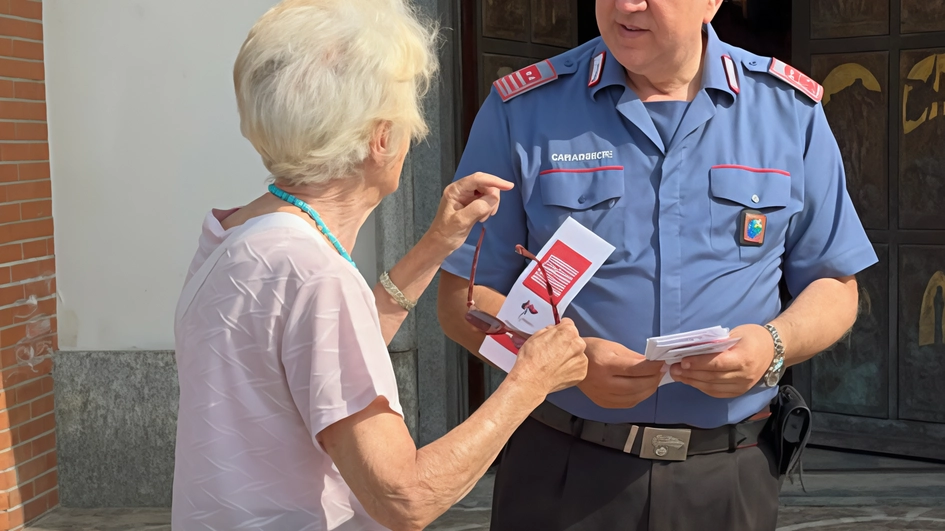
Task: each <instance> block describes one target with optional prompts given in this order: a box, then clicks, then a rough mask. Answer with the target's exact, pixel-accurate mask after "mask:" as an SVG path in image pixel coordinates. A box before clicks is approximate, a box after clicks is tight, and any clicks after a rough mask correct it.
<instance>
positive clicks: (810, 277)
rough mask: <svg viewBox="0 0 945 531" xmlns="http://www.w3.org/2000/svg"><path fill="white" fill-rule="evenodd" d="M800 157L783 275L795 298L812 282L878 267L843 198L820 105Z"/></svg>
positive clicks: (839, 164) (836, 153)
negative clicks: (800, 177) (799, 185)
mask: <svg viewBox="0 0 945 531" xmlns="http://www.w3.org/2000/svg"><path fill="white" fill-rule="evenodd" d="M806 141H807V143H806V146H805V155H804V179H805V182H804V210H802V211H801V212H800V213H799V214H797V215H796V216H795V217H794V219H793V220H792V221H791V224H790V226H789V228H788V234H787V241H786V247H785V260H784V276H785V280H786V281H787V285H788V289H789V290H790V292H791V295H793V296H795V297H796V296H797V295H798V294H800V292H802V291H803V290H804V289H805V288H806V287H807V286H809V285H810V284H811V283H812V282H814V281H815V280H818V279H821V278H838V277H844V276H849V275H854V274H856V273H859V272H860V271H862V270H864V269H866V268H867V267H869V266H871V265H873V264H875V263H876V262H877V258H876V253H875V252H874V250H873V245H872V244H871V243H870V241H869V238H867V236H866V231H865V230H864V229H863V225H862V224H861V223H860V219H859V217H858V216H857V214H856V210H855V209H854V207H853V202H852V201H851V199H850V195H849V194H848V193H847V186H846V177H845V174H844V171H843V160H842V159H841V157H840V148H839V147H838V146H837V140H836V139H835V138H834V136H833V133H832V132H831V131H830V126H829V125H828V124H827V117H826V115H825V114H824V110H823V106H821V105H820V104H818V105H817V106H816V107H814V109H813V116H812V118H811V120H810V122H809V124H808V126H807V138H806Z"/></svg>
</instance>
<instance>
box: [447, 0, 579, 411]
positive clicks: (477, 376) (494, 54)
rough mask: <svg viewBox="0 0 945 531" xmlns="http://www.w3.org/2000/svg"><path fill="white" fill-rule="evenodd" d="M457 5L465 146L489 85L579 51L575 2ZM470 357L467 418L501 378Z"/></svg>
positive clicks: (488, 0) (490, 0) (480, 0)
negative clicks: (460, 46)
mask: <svg viewBox="0 0 945 531" xmlns="http://www.w3.org/2000/svg"><path fill="white" fill-rule="evenodd" d="M461 5H462V15H461V16H462V33H463V36H462V44H463V45H462V55H463V57H462V65H463V71H462V78H463V128H464V130H463V132H464V134H463V139H464V140H465V138H466V137H467V136H468V132H469V129H470V128H471V127H472V123H473V120H474V119H475V116H476V112H477V111H478V110H479V107H480V106H481V105H482V102H483V101H484V100H485V99H486V96H488V95H489V91H490V89H491V87H492V82H493V81H495V80H496V79H499V78H500V77H503V76H505V75H507V74H511V73H512V72H514V71H516V70H519V69H521V68H524V67H526V66H529V65H531V64H533V63H537V62H538V61H541V60H542V59H547V58H549V57H553V56H555V55H558V54H560V53H563V52H565V51H567V50H569V49H571V48H573V47H575V46H577V45H578V0H475V1H472V0H470V1H468V2H467V1H466V0H463V1H462V2H461ZM585 7H586V6H585ZM469 356H470V364H469V411H470V413H471V412H472V411H474V410H475V409H476V407H478V406H479V405H480V404H481V403H482V401H483V400H484V399H485V397H486V396H488V395H489V394H491V393H492V391H494V390H495V388H496V387H497V386H498V384H499V382H500V381H501V378H502V377H503V376H504V373H502V372H501V371H498V370H495V369H492V368H486V367H484V366H483V364H482V363H480V362H479V361H478V360H475V359H474V358H472V355H471V354H470V355H469Z"/></svg>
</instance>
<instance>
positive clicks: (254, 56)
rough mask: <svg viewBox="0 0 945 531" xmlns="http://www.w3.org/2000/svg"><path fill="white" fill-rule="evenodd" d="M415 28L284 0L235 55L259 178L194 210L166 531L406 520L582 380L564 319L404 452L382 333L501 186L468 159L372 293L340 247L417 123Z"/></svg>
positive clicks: (428, 38)
mask: <svg viewBox="0 0 945 531" xmlns="http://www.w3.org/2000/svg"><path fill="white" fill-rule="evenodd" d="M433 40H434V39H433V33H432V31H431V30H429V29H428V28H427V27H426V26H425V25H424V24H422V23H420V22H419V21H418V20H417V18H416V17H415V16H414V14H413V12H412V11H411V9H410V8H409V6H407V5H405V4H403V3H402V2H401V1H400V0H288V1H286V2H283V3H281V4H279V5H277V6H276V7H274V8H273V9H272V10H270V11H269V12H268V13H266V14H265V15H264V16H263V17H262V18H261V19H260V20H259V21H258V22H257V23H256V25H255V26H254V27H253V29H252V31H251V32H250V34H249V37H248V38H247V40H246V42H245V43H244V45H243V47H242V49H241V51H240V54H239V57H238V58H237V61H236V66H235V71H234V78H235V82H236V93H237V101H238V106H239V112H240V118H241V124H242V131H243V134H244V136H245V137H246V138H247V139H249V141H250V142H251V143H252V144H253V146H254V147H255V148H256V149H257V151H259V153H260V154H261V155H262V159H263V162H264V163H265V165H266V167H267V168H268V169H269V171H270V172H271V173H272V176H273V183H272V185H271V186H270V193H266V194H264V195H262V196H261V197H259V198H257V199H256V200H254V201H252V202H251V203H249V204H248V205H246V206H244V207H242V208H239V209H232V210H226V211H220V210H214V211H212V212H211V213H210V214H208V215H207V217H206V220H205V222H204V226H203V233H202V235H201V237H200V243H199V249H198V251H197V255H196V256H195V258H194V261H193V264H192V266H191V270H190V274H189V275H188V282H187V285H186V286H185V287H184V290H183V293H182V294H181V298H180V302H179V304H178V308H177V316H176V319H175V335H176V354H177V362H178V375H179V379H180V413H179V417H178V430H177V449H176V463H175V472H174V499H173V527H174V528H175V529H185V530H197V529H217V530H223V529H227V530H230V529H269V530H280V531H282V530H301V529H305V530H323V529H331V530H373V529H383V528H390V529H396V530H400V529H405V530H407V529H410V530H412V529H421V528H423V527H424V526H425V525H427V524H428V523H430V522H431V521H432V520H433V519H435V518H436V517H437V516H438V515H440V514H441V513H443V512H444V511H445V510H446V509H448V508H449V507H450V506H451V505H452V504H453V503H455V502H456V501H457V500H459V499H460V498H461V497H462V496H463V495H464V494H465V493H466V492H468V491H469V490H470V489H471V488H472V486H473V485H474V484H475V482H476V480H477V479H478V478H479V477H480V476H481V475H482V474H483V473H484V472H485V471H486V469H487V468H488V466H489V465H490V464H491V463H492V462H493V460H494V459H495V458H496V456H497V455H498V453H499V451H500V449H501V448H502V446H503V445H504V444H505V442H506V440H507V439H508V438H509V436H510V435H511V434H512V432H513V431H514V429H515V428H516V427H517V426H518V425H519V424H520V423H521V422H522V421H523V420H524V419H525V418H526V417H527V415H528V414H529V413H530V412H531V411H532V409H534V408H535V407H537V406H538V405H539V404H540V403H541V402H542V400H543V399H544V397H545V395H546V394H547V393H549V392H552V391H555V390H558V389H562V388H564V387H567V386H570V385H573V384H575V383H577V382H579V381H581V380H582V379H583V378H584V375H585V372H586V358H585V357H584V354H583V350H584V343H583V341H582V340H581V339H580V337H579V336H578V334H577V331H576V329H575V328H574V326H573V325H572V324H571V323H570V322H569V321H565V322H563V323H562V324H561V325H558V326H555V327H549V328H547V329H545V330H543V331H541V332H539V333H538V334H535V335H534V336H533V337H532V338H531V339H530V340H528V341H527V342H526V343H525V344H524V345H523V346H522V348H521V351H520V355H519V358H518V362H517V363H516V365H515V367H514V369H513V370H512V371H511V373H510V374H509V376H508V378H507V379H506V381H505V382H504V383H503V384H502V385H501V386H500V388H499V389H498V391H497V392H496V393H495V395H493V397H492V398H490V399H489V400H488V401H487V402H486V403H485V404H484V405H483V406H482V407H481V408H480V409H479V410H478V411H476V413H475V414H473V415H472V416H471V417H470V418H469V419H468V420H467V421H466V422H464V423H462V424H461V425H460V426H458V427H457V428H456V429H454V430H453V431H451V432H450V433H448V434H447V435H446V436H444V437H443V438H442V439H440V440H438V441H435V442H433V443H431V444H429V445H427V446H425V447H424V448H422V449H420V450H418V449H417V448H416V446H415V445H414V442H413V440H412V439H411V438H410V435H409V434H408V432H407V428H406V426H405V424H404V420H403V417H402V411H401V406H400V403H399V400H398V396H397V385H396V382H395V380H394V373H393V368H392V366H391V362H390V359H389V357H388V353H387V349H386V344H387V343H388V342H389V341H390V340H391V338H392V337H393V336H394V334H395V332H396V331H397V329H398V328H399V327H400V324H401V322H402V321H403V320H404V318H405V317H406V315H407V312H408V311H409V308H410V307H411V306H412V304H413V303H412V302H411V301H415V300H416V299H417V298H418V297H419V296H420V294H421V293H422V292H423V290H424V288H426V286H427V284H428V283H429V282H430V281H431V279H432V278H433V276H434V274H435V273H436V271H437V270H438V268H439V267H440V263H441V262H442V260H443V259H444V258H445V257H446V256H448V255H449V254H450V253H451V252H452V251H454V250H456V249H457V248H458V247H459V246H460V245H461V244H462V242H463V241H464V240H465V238H466V236H467V234H468V233H469V231H470V230H471V228H472V226H473V225H474V224H475V223H476V222H477V221H482V220H485V219H486V218H487V217H489V216H490V215H491V214H492V213H493V212H494V211H495V209H496V208H497V206H498V203H499V194H500V191H502V190H507V189H509V188H510V187H511V184H510V183H507V182H506V181H503V180H502V179H499V178H497V177H494V176H490V175H484V174H477V175H472V176H470V177H467V178H466V179H463V180H461V181H458V182H456V183H454V184H453V185H450V186H449V187H448V188H447V189H446V190H445V192H444V193H443V199H442V201H441V203H440V208H439V212H438V213H437V215H436V219H435V220H434V221H433V224H432V226H431V227H430V229H429V230H428V231H427V233H426V234H425V235H424V236H423V237H422V238H421V239H420V241H419V242H418V243H417V245H416V247H414V248H413V249H411V250H410V251H409V252H408V253H407V255H406V256H404V258H403V259H401V261H400V262H398V263H397V265H395V266H394V267H393V268H392V269H391V270H390V272H389V275H382V282H381V283H380V284H379V285H378V286H376V287H375V288H374V290H373V292H372V290H371V289H370V288H368V286H367V284H366V283H365V282H364V280H363V279H362V277H361V276H360V274H359V273H358V271H357V269H356V268H355V265H354V262H353V261H352V260H351V258H350V256H349V254H348V252H347V251H348V250H350V249H351V248H353V247H354V245H355V239H356V237H357V234H358V230H359V229H360V228H361V225H362V224H363V223H364V221H365V219H366V218H367V217H368V215H369V214H370V213H371V211H372V210H373V209H374V208H375V207H376V206H377V205H378V203H379V202H380V201H381V199H382V198H383V197H384V196H386V195H388V194H390V193H391V192H393V191H394V190H395V189H396V188H397V185H398V182H399V179H400V172H401V169H402V166H403V162H404V157H405V156H406V152H407V149H408V147H409V144H410V141H411V140H412V139H417V138H419V137H421V136H422V135H423V134H424V133H425V132H426V128H425V126H424V123H423V119H422V117H421V111H420V108H419V101H420V97H421V95H422V93H423V91H424V89H425V87H426V86H427V84H428V83H429V81H430V77H431V75H432V72H433V70H434V67H435V65H434V61H435V60H434V53H433V49H432V45H433Z"/></svg>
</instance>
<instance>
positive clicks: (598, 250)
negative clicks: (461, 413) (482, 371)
mask: <svg viewBox="0 0 945 531" xmlns="http://www.w3.org/2000/svg"><path fill="white" fill-rule="evenodd" d="M613 252H614V246H613V245H611V244H609V243H607V242H606V241H604V239H603V238H601V237H600V236H598V235H596V234H594V233H593V232H591V231H590V229H588V228H587V227H585V226H584V225H581V224H580V223H578V222H577V221H575V220H574V219H573V218H568V219H566V220H565V222H564V223H562V224H561V227H559V228H558V230H557V231H556V232H555V233H554V235H553V236H552V237H551V239H550V240H548V242H547V243H546V244H545V246H544V247H542V249H541V252H539V253H538V255H537V256H538V259H539V260H541V263H542V265H543V266H544V268H545V271H546V272H547V273H548V280H549V282H550V283H551V286H552V288H553V293H554V299H555V302H556V303H557V304H556V305H557V307H558V314H559V315H561V314H563V313H564V310H565V309H566V308H567V307H568V305H569V304H571V301H573V300H574V297H576V296H577V294H578V293H579V292H580V291H581V289H582V288H584V286H585V285H586V284H587V283H588V281H590V279H591V277H593V276H594V273H596V272H597V270H598V269H600V266H602V265H603V264H604V261H605V260H607V257H608V256H610V254H611V253H613ZM497 317H498V318H499V319H501V320H502V321H504V322H505V323H506V324H508V325H510V326H512V327H514V328H517V329H518V330H521V331H522V332H526V333H528V334H533V333H535V332H537V331H539V330H541V329H542V328H544V327H546V326H548V325H552V324H554V314H553V313H552V311H551V303H550V301H549V299H548V288H547V285H546V284H545V280H544V277H543V276H542V274H541V270H540V269H538V265H537V264H536V263H535V262H533V261H532V262H530V263H529V264H528V266H527V267H526V268H525V271H523V272H522V274H521V275H520V276H519V277H518V280H516V281H515V285H513V286H512V290H511V291H509V294H508V297H507V298H506V299H505V303H504V304H503V305H502V308H501V309H500V310H499V314H498V315H497ZM479 353H480V354H482V355H483V356H484V357H485V358H486V359H488V360H489V361H491V362H492V363H494V364H495V365H496V366H498V367H499V368H500V369H502V370H504V371H505V372H509V371H510V370H512V365H515V359H516V354H517V353H518V349H517V348H515V345H513V344H512V339H511V338H510V337H509V336H508V335H505V334H502V335H495V336H487V337H486V339H485V341H483V342H482V346H480V347H479Z"/></svg>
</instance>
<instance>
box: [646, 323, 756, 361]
mask: <svg viewBox="0 0 945 531" xmlns="http://www.w3.org/2000/svg"><path fill="white" fill-rule="evenodd" d="M728 332H729V330H728V328H722V327H721V326H714V327H712V328H703V329H702V330H693V331H692V332H682V333H679V334H670V335H668V336H659V337H651V338H650V339H647V340H646V352H645V353H644V356H645V357H646V359H648V360H652V361H665V362H666V364H667V365H672V364H674V363H679V362H680V361H681V360H682V359H683V358H685V357H688V356H698V355H700V354H717V353H719V352H724V351H726V350H728V349H729V348H731V347H732V346H733V345H735V343H738V340H739V339H741V338H738V337H734V338H732V337H729V335H728Z"/></svg>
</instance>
